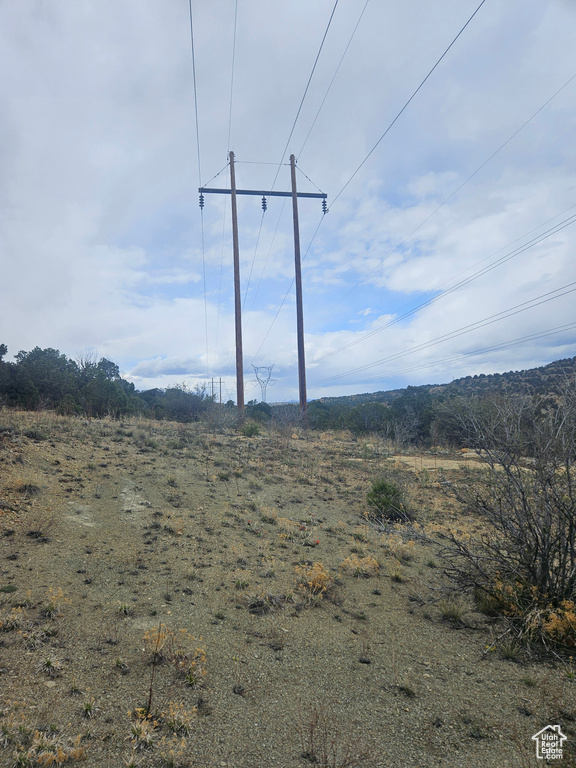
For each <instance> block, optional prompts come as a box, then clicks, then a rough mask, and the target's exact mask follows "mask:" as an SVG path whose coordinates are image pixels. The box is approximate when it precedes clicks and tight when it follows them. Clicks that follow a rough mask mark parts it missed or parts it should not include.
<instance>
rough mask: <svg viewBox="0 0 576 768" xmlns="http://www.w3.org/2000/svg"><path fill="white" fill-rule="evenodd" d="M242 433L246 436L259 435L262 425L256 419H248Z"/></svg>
mask: <svg viewBox="0 0 576 768" xmlns="http://www.w3.org/2000/svg"><path fill="white" fill-rule="evenodd" d="M242 434H243V435H244V437H258V435H259V434H260V427H259V426H258V424H256V422H254V421H248V422H246V424H244V425H243V427H242Z"/></svg>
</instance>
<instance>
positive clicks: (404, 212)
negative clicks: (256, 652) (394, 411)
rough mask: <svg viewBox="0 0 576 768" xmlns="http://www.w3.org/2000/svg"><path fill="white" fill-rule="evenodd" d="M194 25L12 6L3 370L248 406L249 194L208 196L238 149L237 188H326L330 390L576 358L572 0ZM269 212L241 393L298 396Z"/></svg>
mask: <svg viewBox="0 0 576 768" xmlns="http://www.w3.org/2000/svg"><path fill="white" fill-rule="evenodd" d="M191 11H192V27H191V24H190V7H189V2H188V0H75V1H74V2H66V0H19V2H17V3H15V2H10V1H9V0H0V70H1V71H2V72H3V73H4V74H3V76H2V77H1V78H0V102H1V103H2V110H1V111H0V167H1V168H2V172H1V173H0V263H1V265H2V272H1V278H0V342H2V343H5V344H7V346H8V350H9V353H8V356H7V358H6V359H8V360H11V359H12V356H13V355H16V354H17V353H18V352H19V351H20V350H26V351H28V350H30V349H32V348H34V347H36V346H39V347H42V348H47V347H52V348H56V349H59V350H60V351H61V352H63V353H65V354H66V355H67V356H68V357H71V358H73V359H77V358H79V357H81V356H85V355H86V354H87V353H90V354H92V355H96V356H97V357H106V358H108V359H110V360H113V361H114V362H115V363H117V364H118V365H119V366H120V370H121V371H122V375H123V376H124V377H125V378H126V379H128V380H129V381H132V382H133V383H134V384H135V386H136V388H137V389H139V390H145V389H150V388H153V387H168V386H173V385H185V386H187V387H191V388H192V387H194V386H196V385H203V384H205V383H207V384H208V386H209V388H211V387H212V380H214V382H215V391H216V394H217V395H218V396H219V393H220V390H221V392H222V399H223V400H228V399H233V400H234V399H235V396H236V383H235V382H236V378H235V377H236V370H235V332H234V327H235V326H234V289H233V262H232V224H231V213H230V211H231V200H230V196H229V195H216V194H213V195H210V194H207V195H206V196H205V206H204V209H203V210H202V211H201V209H200V207H199V204H198V188H199V186H208V187H211V188H213V187H218V188H225V189H226V188H229V186H230V177H229V162H228V161H229V152H230V151H233V152H234V157H235V169H236V183H237V187H238V188H242V189H254V190H276V191H284V192H286V191H288V190H289V189H290V168H289V165H288V163H289V156H290V154H294V155H295V157H296V163H297V186H298V191H300V192H318V191H322V192H324V193H326V194H327V196H328V197H327V204H328V212H327V213H326V214H325V215H324V214H323V212H322V206H321V201H320V200H318V199H311V198H300V199H299V224H300V241H301V251H302V283H303V305H304V330H305V352H306V376H307V394H308V399H316V398H319V397H330V396H339V395H346V394H354V393H361V392H373V391H378V390H387V389H394V388H397V387H404V386H407V385H409V384H412V385H419V384H439V383H444V382H449V381H451V380H452V379H454V378H459V377H461V376H467V375H474V374H479V373H494V372H505V371H510V370H522V369H527V368H531V367H535V366H539V365H543V364H546V363H548V362H551V361H552V360H557V359H561V358H566V357H572V356H574V355H576V312H575V310H574V307H575V306H576V267H575V261H574V255H575V245H576V143H575V142H574V135H575V134H576V111H575V105H576V58H575V57H574V42H573V39H574V29H575V25H576V3H575V2H573V0H547V2H542V0H507V1H506V2H501V1H499V0H484V2H482V3H481V1H480V0H472V1H470V0H438V2H434V3H430V2H426V0H386V2H384V0H368V2H366V0H337V1H336V0H290V2H281V1H280V0H272V1H271V0H210V2H206V1H205V0H192V2H191ZM467 22H468V23H467ZM191 32H192V34H191ZM459 33H460V34H459ZM192 41H193V45H192ZM572 78H574V79H572ZM267 202H268V205H267V210H266V212H263V211H262V207H261V200H260V198H259V197H258V196H254V197H252V196H238V228H239V245H240V278H241V295H242V304H243V312H242V327H243V353H244V359H243V363H244V379H245V397H246V400H247V401H248V400H252V399H257V400H260V399H262V392H261V389H260V386H259V385H258V381H257V378H256V372H255V367H256V368H259V369H260V370H259V375H260V377H261V378H262V377H263V378H264V379H266V377H267V376H268V375H269V376H270V381H269V383H268V387H267V392H266V399H267V401H268V402H286V401H293V400H298V361H297V340H296V298H295V290H294V269H295V266H294V241H293V223H292V207H291V200H289V199H288V198H282V197H270V198H268V201H267ZM271 366H273V368H272V370H271V371H269V370H268V369H269V368H270V367H271Z"/></svg>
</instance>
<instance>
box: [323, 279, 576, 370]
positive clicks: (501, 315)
mask: <svg viewBox="0 0 576 768" xmlns="http://www.w3.org/2000/svg"><path fill="white" fill-rule="evenodd" d="M567 289H569V290H567ZM560 291H562V293H560ZM575 291H576V281H573V282H571V283H567V284H566V285H562V286H560V288H555V289H554V290H552V291H547V292H546V293H543V294H541V295H540V296H536V297H534V298H533V299H529V300H528V301H523V302H521V303H520V304H516V305H515V306H513V307H509V308H508V309H505V310H502V311H501V312H497V313H495V314H494V315H490V316H489V317H486V318H483V319H482V320H478V321H476V322H474V323H469V324H468V325H465V326H463V327H462V328H458V329H457V330H455V331H451V332H450V333H445V334H443V335H442V336H438V337H437V338H435V339H431V340H430V341H427V342H423V343H422V344H417V345H416V346H414V347H410V348H409V349H405V350H403V351H402V352H397V353H396V354H394V355H389V356H388V357H385V358H382V359H380V360H376V361H375V362H372V363H368V364H366V365H362V366H358V367H357V368H353V369H351V370H349V371H345V372H344V373H339V374H336V375H335V376H329V377H327V378H325V379H320V380H319V381H318V382H317V383H322V382H326V381H335V380H336V379H342V378H345V377H347V376H350V375H351V374H354V373H360V372H361V371H366V370H368V369H370V368H375V367H376V366H378V365H382V363H388V362H391V361H392V360H397V359H398V358H401V357H405V356H406V355H410V354H413V353H414V352H422V351H423V350H425V349H429V348H430V347H434V346H437V345H438V344H442V343H444V342H445V341H450V340H451V339H454V338H457V337H458V336H462V335H464V334H466V333H470V332H471V331H476V330H478V329H479V328H484V327H486V326H487V325H492V324H493V323H497V322H500V321H501V320H505V319H507V318H508V317H512V316H514V315H517V314H520V313H521V312H526V311H527V310H528V309H534V307H539V306H541V305H542V304H547V303H548V302H550V301H554V300H555V299H559V298H561V297H562V296H566V295H568V294H570V293H574V292H575ZM552 294H557V295H552Z"/></svg>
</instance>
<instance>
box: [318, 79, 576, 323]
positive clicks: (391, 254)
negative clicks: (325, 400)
mask: <svg viewBox="0 0 576 768" xmlns="http://www.w3.org/2000/svg"><path fill="white" fill-rule="evenodd" d="M575 78H576V74H574V75H572V77H570V78H569V79H568V80H567V81H566V82H565V83H564V85H562V86H561V87H560V88H558V90H557V91H556V92H555V93H554V94H553V95H552V96H550V98H549V99H547V100H546V101H545V102H544V104H542V105H541V106H540V107H539V108H538V109H537V110H536V111H535V112H534V113H533V114H532V115H531V116H530V117H529V118H528V119H527V120H525V121H524V122H523V123H522V125H521V126H520V127H519V128H517V129H516V130H515V131H514V133H512V135H511V136H509V137H508V138H507V139H506V141H504V142H503V143H502V144H501V145H500V146H499V147H498V149H496V150H495V151H494V152H492V154H491V155H490V156H489V157H487V158H486V160H484V162H483V163H482V164H481V165H479V166H478V168H476V170H475V171H474V172H473V173H471V174H470V175H469V176H468V178H467V179H465V180H464V181H463V182H462V183H461V184H460V185H459V186H458V187H456V189H455V190H453V192H451V193H450V194H449V195H448V197H446V198H445V199H444V200H443V201H442V202H441V203H440V205H438V207H437V208H435V209H434V210H433V211H432V213H430V214H429V215H428V216H426V218H425V219H424V220H423V221H421V222H420V224H418V226H417V227H415V228H414V229H413V230H412V231H411V232H410V233H409V234H408V235H406V237H404V239H403V240H401V241H400V242H399V243H398V245H396V246H395V248H394V250H392V251H390V253H388V254H386V256H384V257H383V258H382V259H380V261H379V262H378V263H377V264H376V265H375V266H374V267H373V268H372V269H371V270H369V271H368V272H367V273H366V274H365V275H364V280H366V278H367V277H368V276H369V275H371V274H373V273H374V272H375V271H376V270H377V269H378V268H379V267H380V266H382V264H383V263H384V262H385V261H386V260H387V259H389V258H390V257H391V256H393V255H394V254H395V253H397V252H398V251H399V250H400V248H402V246H403V245H404V243H406V242H407V241H408V240H410V238H411V237H413V236H414V235H415V234H416V232H418V231H419V230H420V229H422V227H423V226H424V225H425V224H427V223H428V222H429V221H430V219H431V218H432V217H433V216H435V215H436V214H437V213H438V211H439V210H440V209H441V208H443V207H444V206H445V205H446V203H448V202H449V201H450V200H451V199H452V198H453V197H454V196H455V195H456V194H458V192H460V190H461V189H462V188H463V187H465V186H466V184H468V182H469V181H471V180H472V179H473V178H474V177H475V176H476V175H477V174H478V173H479V172H480V171H481V170H482V169H483V168H485V167H486V166H487V165H488V163H489V162H490V161H491V160H493V159H494V158H495V157H496V155H498V154H499V153H500V152H501V151H502V150H503V149H504V148H505V147H506V146H507V145H508V144H509V143H510V142H511V141H512V139H514V138H515V137H516V136H517V135H518V134H519V133H520V131H522V130H523V129H524V128H525V127H526V126H527V125H528V124H529V123H530V122H532V120H533V119H534V118H535V117H536V116H537V115H539V114H540V112H542V110H543V109H545V108H546V107H547V106H548V104H550V102H551V101H553V100H554V99H555V98H556V96H558V94H560V93H561V92H562V91H563V90H564V89H565V88H566V87H567V86H568V85H570V83H571V82H572V81H573V80H574V79H575ZM567 210H568V209H567ZM359 287H360V286H359V285H358V284H356V285H354V286H352V287H351V288H350V289H349V290H348V291H346V293H345V294H344V295H343V296H341V297H340V298H339V299H338V301H336V302H333V303H332V305H331V306H332V307H334V306H337V305H338V304H341V303H342V302H343V301H344V300H345V299H347V298H348V296H350V295H351V294H352V293H354V291H356V290H357V289H358V288H359ZM331 312H332V310H327V311H326V312H324V314H323V315H322V316H321V317H320V318H319V319H322V317H326V316H327V315H329V314H331Z"/></svg>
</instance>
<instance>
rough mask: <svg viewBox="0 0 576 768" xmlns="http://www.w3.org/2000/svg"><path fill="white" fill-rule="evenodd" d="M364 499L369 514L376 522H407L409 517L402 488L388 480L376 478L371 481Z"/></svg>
mask: <svg viewBox="0 0 576 768" xmlns="http://www.w3.org/2000/svg"><path fill="white" fill-rule="evenodd" d="M366 500H367V502H368V504H369V506H370V514H369V516H370V517H371V518H372V519H373V520H375V521H376V522H385V521H387V520H391V521H395V522H407V521H408V520H410V519H411V515H410V512H409V510H408V508H407V506H406V503H405V501H404V494H403V492H402V490H401V489H400V488H399V487H398V486H397V485H396V484H395V483H391V482H389V481H388V480H376V481H375V482H374V483H372V489H371V490H370V491H369V492H368V494H367V496H366Z"/></svg>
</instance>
